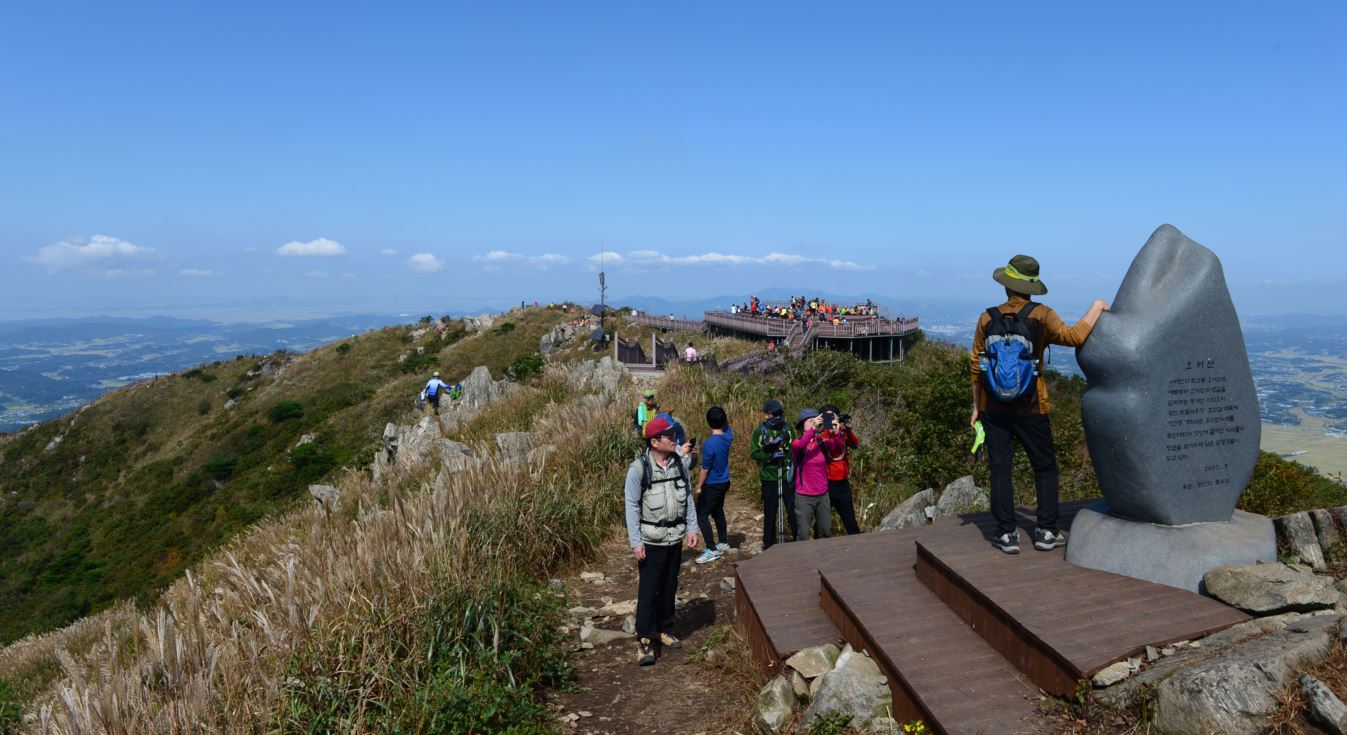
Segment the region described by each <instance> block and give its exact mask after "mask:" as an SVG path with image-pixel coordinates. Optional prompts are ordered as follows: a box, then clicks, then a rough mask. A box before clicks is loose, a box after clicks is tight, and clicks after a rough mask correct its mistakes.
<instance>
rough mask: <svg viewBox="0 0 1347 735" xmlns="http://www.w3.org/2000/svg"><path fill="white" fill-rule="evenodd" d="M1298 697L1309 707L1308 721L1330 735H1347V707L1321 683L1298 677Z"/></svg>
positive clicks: (1311, 678) (1308, 676)
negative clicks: (1320, 726)
mask: <svg viewBox="0 0 1347 735" xmlns="http://www.w3.org/2000/svg"><path fill="white" fill-rule="evenodd" d="M1300 696H1301V697H1303V698H1304V699H1305V704H1306V705H1307V706H1308V707H1309V711H1310V719H1311V720H1314V721H1315V722H1317V723H1319V724H1320V725H1322V726H1323V728H1324V729H1325V730H1328V731H1329V732H1330V733H1332V735H1347V705H1344V704H1343V703H1342V700H1341V699H1338V695H1336V694H1334V693H1333V690H1332V689H1329V688H1328V687H1327V686H1326V685H1325V684H1324V683H1323V682H1322V681H1319V680H1318V679H1316V678H1314V677H1313V676H1310V675H1309V674H1306V675H1304V676H1302V677H1300Z"/></svg>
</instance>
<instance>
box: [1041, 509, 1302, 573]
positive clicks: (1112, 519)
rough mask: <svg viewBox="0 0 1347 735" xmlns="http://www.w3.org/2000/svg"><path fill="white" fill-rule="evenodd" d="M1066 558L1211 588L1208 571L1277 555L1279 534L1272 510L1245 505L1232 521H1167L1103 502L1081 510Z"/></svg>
mask: <svg viewBox="0 0 1347 735" xmlns="http://www.w3.org/2000/svg"><path fill="white" fill-rule="evenodd" d="M1066 560H1067V561H1068V562H1070V563H1072V564H1075V565H1076V566H1081V567H1086V568H1087V569H1098V570H1100V571H1105V572H1113V573H1114V574H1121V575H1124V576H1127V577H1134V578H1136V579H1145V580H1148V581H1151V582H1158V583H1160V584H1165V585H1169V586H1170V587H1178V588H1179V589H1185V590H1189V591H1190V592H1200V593H1204V594H1205V592H1206V588H1205V587H1204V586H1203V585H1202V575H1203V574H1206V573H1207V572H1209V571H1211V570H1212V569H1215V568H1216V567H1220V566H1225V565H1227V564H1253V563H1256V562H1259V561H1276V560H1277V535H1276V531H1275V530H1274V529H1273V527H1272V520H1271V519H1269V518H1268V517H1267V516H1260V515H1255V514H1253V513H1245V512H1244V511H1242V510H1237V511H1235V513H1234V515H1233V516H1232V517H1231V519H1230V521H1229V522H1228V523H1194V524H1190V525H1186V526H1161V525H1157V524H1154V523H1140V522H1138V521H1129V520H1126V519H1123V518H1119V517H1117V516H1113V515H1109V508H1108V504H1107V503H1102V502H1101V503H1097V504H1095V505H1092V506H1090V507H1088V508H1082V509H1081V510H1080V512H1078V513H1077V514H1076V518H1075V520H1074V521H1072V523H1071V536H1070V542H1069V543H1068V544H1067V546H1066Z"/></svg>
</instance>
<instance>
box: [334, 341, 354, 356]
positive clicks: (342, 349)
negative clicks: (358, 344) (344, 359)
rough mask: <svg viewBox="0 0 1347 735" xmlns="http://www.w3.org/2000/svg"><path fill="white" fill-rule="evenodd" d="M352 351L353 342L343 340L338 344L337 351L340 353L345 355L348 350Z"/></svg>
mask: <svg viewBox="0 0 1347 735" xmlns="http://www.w3.org/2000/svg"><path fill="white" fill-rule="evenodd" d="M350 351H351V343H350V342H342V343H341V344H339V345H337V353H338V354H341V355H345V354H346V353H348V352H350Z"/></svg>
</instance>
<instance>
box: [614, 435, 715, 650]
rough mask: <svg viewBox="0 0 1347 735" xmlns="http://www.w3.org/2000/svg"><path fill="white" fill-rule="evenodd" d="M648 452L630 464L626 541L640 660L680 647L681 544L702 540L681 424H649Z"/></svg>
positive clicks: (693, 544)
mask: <svg viewBox="0 0 1347 735" xmlns="http://www.w3.org/2000/svg"><path fill="white" fill-rule="evenodd" d="M643 436H644V437H645V441H646V450H645V451H644V452H642V453H641V456H639V457H637V458H636V459H635V461H633V462H632V463H631V466H630V467H628V468H627V483H626V491H625V492H626V506H627V507H626V519H627V542H628V545H629V546H630V547H631V551H632V554H633V555H635V557H636V563H637V567H638V569H639V572H640V582H639V584H638V586H637V592H636V637H637V640H638V642H639V645H638V648H637V661H638V663H640V665H642V666H649V665H651V664H653V663H655V658H656V656H657V655H658V653H659V652H660V650H661V649H662V648H664V647H668V648H681V647H682V646H683V643H682V641H680V640H678V639H677V638H675V637H674V636H673V634H672V632H671V631H672V630H673V623H674V594H675V592H676V591H677V590H678V570H679V566H680V565H681V564H682V563H683V548H684V547H687V548H689V549H695V548H696V547H697V544H698V543H700V540H701V539H700V529H699V528H698V527H697V506H696V504H695V503H694V502H693V498H692V483H691V481H690V480H689V477H690V468H691V465H692V444H691V443H687V444H684V445H682V446H681V447H680V446H678V443H677V442H678V439H677V437H678V427H677V425H675V424H674V423H673V422H672V421H670V420H669V419H668V418H666V417H664V416H656V417H654V418H652V419H650V420H649V421H648V422H646V425H645V429H644V431H643Z"/></svg>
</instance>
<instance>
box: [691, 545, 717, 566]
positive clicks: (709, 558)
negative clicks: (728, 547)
mask: <svg viewBox="0 0 1347 735" xmlns="http://www.w3.org/2000/svg"><path fill="white" fill-rule="evenodd" d="M719 559H720V552H719V551H716V550H715V549H707V550H706V551H703V552H702V555H701V556H699V557H697V559H696V561H697V563H698V564H706V563H708V562H713V561H717V560H719Z"/></svg>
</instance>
